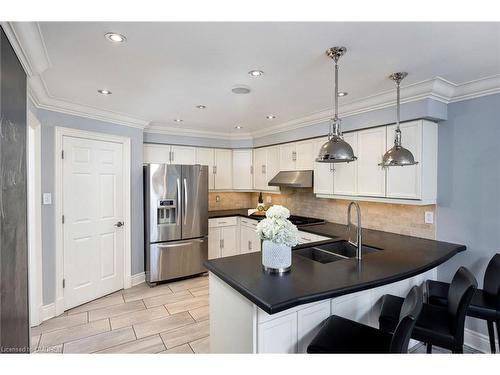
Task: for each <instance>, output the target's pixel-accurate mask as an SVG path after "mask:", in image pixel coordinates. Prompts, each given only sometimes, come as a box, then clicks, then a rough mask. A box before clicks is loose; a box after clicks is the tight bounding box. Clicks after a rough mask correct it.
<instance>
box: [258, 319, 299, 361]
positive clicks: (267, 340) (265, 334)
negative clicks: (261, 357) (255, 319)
mask: <svg viewBox="0 0 500 375" xmlns="http://www.w3.org/2000/svg"><path fill="white" fill-rule="evenodd" d="M257 352H258V353H296V352H297V313H291V314H288V315H284V316H281V317H279V318H276V319H273V320H270V321H268V322H265V323H261V324H259V325H258V328H257Z"/></svg>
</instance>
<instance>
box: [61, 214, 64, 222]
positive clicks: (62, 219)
mask: <svg viewBox="0 0 500 375" xmlns="http://www.w3.org/2000/svg"><path fill="white" fill-rule="evenodd" d="M61 221H62V223H63V224H64V215H62V218H61Z"/></svg>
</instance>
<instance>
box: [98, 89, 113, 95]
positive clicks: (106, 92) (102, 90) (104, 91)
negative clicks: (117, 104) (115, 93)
mask: <svg viewBox="0 0 500 375" xmlns="http://www.w3.org/2000/svg"><path fill="white" fill-rule="evenodd" d="M97 92H98V93H99V94H102V95H111V94H112V92H111V91H109V90H105V89H100V90H97Z"/></svg>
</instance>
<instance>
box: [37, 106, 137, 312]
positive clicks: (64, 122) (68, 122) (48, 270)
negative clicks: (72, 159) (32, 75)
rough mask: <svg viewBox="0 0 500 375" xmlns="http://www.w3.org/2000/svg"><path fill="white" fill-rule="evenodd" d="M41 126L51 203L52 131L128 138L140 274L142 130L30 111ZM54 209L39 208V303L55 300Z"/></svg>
mask: <svg viewBox="0 0 500 375" xmlns="http://www.w3.org/2000/svg"><path fill="white" fill-rule="evenodd" d="M30 108H31V109H32V110H33V111H34V114H35V116H36V117H37V118H38V120H39V121H40V123H41V124H42V132H41V136H42V140H41V143H42V150H41V153H42V161H41V165H42V171H41V175H42V192H44V193H52V194H53V198H52V201H53V202H54V201H55V195H54V194H55V191H54V190H55V176H54V170H55V155H54V153H55V129H54V128H55V127H56V126H60V127H67V128H75V129H83V130H87V131H93V132H100V133H108V134H114V135H119V136H122V137H128V138H130V144H131V186H130V188H131V221H132V222H131V223H130V225H131V228H132V230H131V232H132V242H131V245H132V274H136V273H140V272H143V271H144V245H143V209H142V154H143V152H142V148H143V147H142V145H143V141H142V130H139V129H134V128H130V127H126V126H122V125H117V124H113V123H109V122H104V121H98V120H92V119H88V118H84V117H78V116H72V115H67V114H63V113H59V112H53V111H48V110H44V109H38V110H36V108H35V109H33V106H31V107H30ZM55 220H56V217H55V207H54V205H53V204H52V205H43V206H42V252H43V254H42V264H43V303H44V304H48V303H51V302H54V300H55V287H54V286H55Z"/></svg>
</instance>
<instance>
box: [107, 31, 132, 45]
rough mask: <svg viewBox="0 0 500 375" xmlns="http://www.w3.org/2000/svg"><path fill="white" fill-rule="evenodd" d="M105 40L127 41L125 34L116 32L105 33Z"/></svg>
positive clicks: (114, 41)
mask: <svg viewBox="0 0 500 375" xmlns="http://www.w3.org/2000/svg"><path fill="white" fill-rule="evenodd" d="M104 36H105V37H106V39H107V40H109V41H110V42H113V43H124V42H126V41H127V38H126V37H125V35H122V34H118V33H106V34H104Z"/></svg>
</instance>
